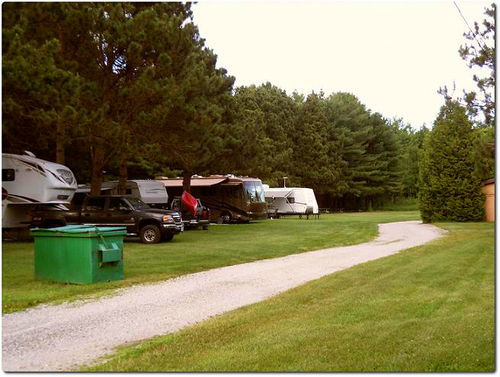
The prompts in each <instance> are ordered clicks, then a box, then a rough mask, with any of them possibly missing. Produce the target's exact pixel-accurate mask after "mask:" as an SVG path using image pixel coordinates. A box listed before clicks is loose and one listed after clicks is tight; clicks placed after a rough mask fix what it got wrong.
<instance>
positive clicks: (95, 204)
mask: <svg viewBox="0 0 500 377" xmlns="http://www.w3.org/2000/svg"><path fill="white" fill-rule="evenodd" d="M105 202H106V198H92V197H89V198H88V200H87V206H86V209H87V211H102V210H104V203H105Z"/></svg>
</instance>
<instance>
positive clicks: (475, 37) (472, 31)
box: [453, 1, 484, 50]
mask: <svg viewBox="0 0 500 377" xmlns="http://www.w3.org/2000/svg"><path fill="white" fill-rule="evenodd" d="M453 4H455V7H456V8H457V10H458V13H460V16H462V19H463V20H464V22H465V24H466V25H467V27H468V28H469V30H470V32H471V33H472V35H473V36H474V39H475V40H476V42H477V44H478V45H479V47H480V48H481V50H482V49H483V48H484V47H483V46H482V45H481V43H479V41H478V39H477V36H476V33H474V30H472V28H471V27H470V25H469V23H468V22H467V20H466V19H465V17H464V15H463V14H462V11H461V10H460V8H459V7H458V5H457V3H456V2H455V1H454V2H453Z"/></svg>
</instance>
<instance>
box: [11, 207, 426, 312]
mask: <svg viewBox="0 0 500 377" xmlns="http://www.w3.org/2000/svg"><path fill="white" fill-rule="evenodd" d="M417 219H419V213H418V212H416V211H408V212H364V213H343V214H329V215H322V216H321V218H320V219H319V220H313V219H310V220H306V219H298V218H297V217H291V218H284V219H278V220H266V221H258V222H253V223H250V224H239V225H221V226H211V227H210V229H209V230H208V231H203V230H196V231H188V232H184V233H183V234H181V235H178V236H176V237H175V238H174V241H172V242H166V243H160V244H155V245H144V244H141V243H139V242H137V241H134V240H132V241H127V242H125V244H124V264H125V267H124V268H125V271H124V272H125V280H120V281H112V282H106V283H93V284H85V285H75V284H65V283H51V282H45V281H36V280H35V279H34V267H33V243H32V242H31V243H29V242H24V243H23V242H5V243H3V245H2V249H3V250H2V272H3V274H2V310H3V313H10V312H14V311H19V310H24V309H27V308H30V307H34V306H37V305H40V304H50V305H52V304H59V303H62V302H65V301H70V302H72V301H79V300H89V299H95V298H99V297H101V296H104V295H113V294H116V292H117V290H118V289H120V288H127V287H130V286H132V285H137V284H148V283H154V282H158V281H162V280H166V279H171V278H175V277H178V276H181V275H185V274H189V273H194V272H200V271H205V270H209V269H213V268H218V267H224V266H229V265H235V264H240V263H246V262H252V261H255V260H260V259H266V258H275V257H282V256H285V255H289V254H296V253H301V252H305V251H310V250H318V249H322V248H327V247H335V246H346V245H352V244H357V243H362V242H367V241H370V240H372V239H373V238H375V237H376V235H377V224H378V223H385V222H391V221H404V220H417ZM75 304H78V303H75Z"/></svg>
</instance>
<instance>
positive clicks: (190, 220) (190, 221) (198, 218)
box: [170, 196, 210, 230]
mask: <svg viewBox="0 0 500 377" xmlns="http://www.w3.org/2000/svg"><path fill="white" fill-rule="evenodd" d="M196 202H197V206H196V211H195V213H194V214H193V213H192V212H191V211H190V210H189V209H188V208H186V206H185V205H184V204H183V202H182V200H181V197H179V196H176V197H174V199H173V200H172V205H171V207H170V208H171V209H173V210H175V211H178V212H180V214H181V216H182V222H183V223H184V229H195V228H198V227H200V226H201V227H202V228H203V230H207V229H208V225H209V224H210V209H209V208H208V207H205V206H204V205H203V204H202V203H201V200H200V199H196Z"/></svg>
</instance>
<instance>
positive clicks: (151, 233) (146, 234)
mask: <svg viewBox="0 0 500 377" xmlns="http://www.w3.org/2000/svg"><path fill="white" fill-rule="evenodd" d="M139 236H140V238H141V242H142V243H158V242H160V240H161V232H160V228H158V226H156V225H154V224H150V225H145V226H143V227H142V228H141V231H140V232H139Z"/></svg>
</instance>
